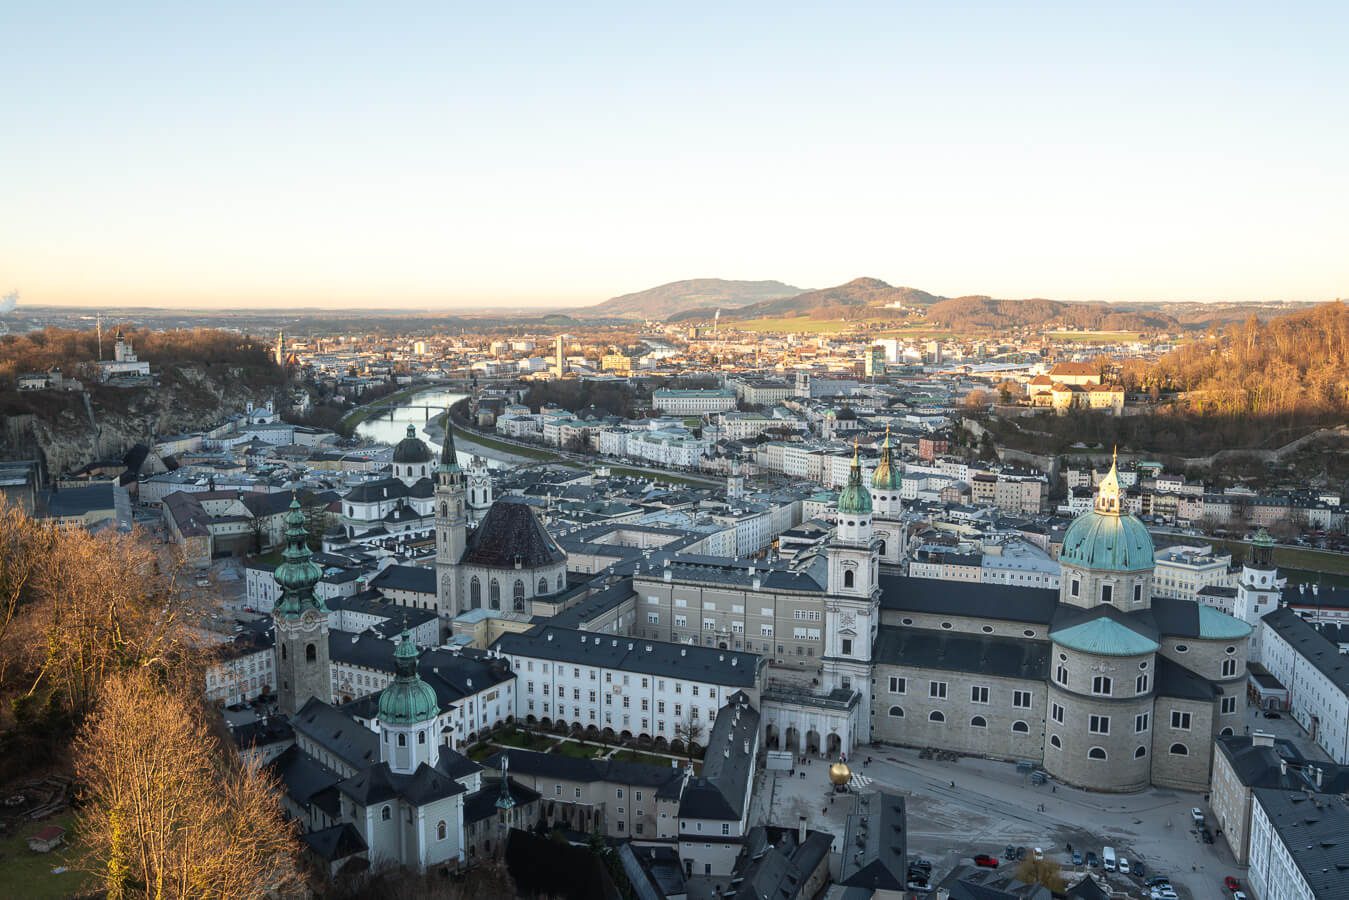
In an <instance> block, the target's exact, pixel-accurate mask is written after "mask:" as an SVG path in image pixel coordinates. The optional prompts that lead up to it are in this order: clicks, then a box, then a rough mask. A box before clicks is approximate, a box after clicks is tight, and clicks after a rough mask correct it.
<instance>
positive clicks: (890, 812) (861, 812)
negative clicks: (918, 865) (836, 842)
mask: <svg viewBox="0 0 1349 900" xmlns="http://www.w3.org/2000/svg"><path fill="white" fill-rule="evenodd" d="M907 852H908V822H907V820H906V819H905V813H904V798H903V797H901V796H898V795H896V794H885V793H881V792H874V793H869V794H859V795H858V797H857V807H856V808H855V809H854V810H853V812H852V813H851V814H850V815H849V816H848V823H847V826H846V829H845V830H844V833H843V850H842V854H841V859H840V862H839V877H838V882H839V884H842V885H846V886H848V887H863V888H871V889H872V890H889V891H903V890H904V887H905V885H906V884H907V882H908V871H909V864H908V859H907V856H906V854H907Z"/></svg>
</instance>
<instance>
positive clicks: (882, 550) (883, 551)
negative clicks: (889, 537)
mask: <svg viewBox="0 0 1349 900" xmlns="http://www.w3.org/2000/svg"><path fill="white" fill-rule="evenodd" d="M880 550H881V556H884V555H885V541H881V547H880Z"/></svg>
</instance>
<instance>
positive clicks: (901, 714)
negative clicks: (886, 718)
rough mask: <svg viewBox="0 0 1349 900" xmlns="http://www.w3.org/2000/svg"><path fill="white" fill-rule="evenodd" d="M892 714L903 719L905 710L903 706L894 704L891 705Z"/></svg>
mask: <svg viewBox="0 0 1349 900" xmlns="http://www.w3.org/2000/svg"><path fill="white" fill-rule="evenodd" d="M890 715H892V716H894V717H895V718H896V719H902V718H904V710H903V709H902V708H901V707H898V706H892V707H890Z"/></svg>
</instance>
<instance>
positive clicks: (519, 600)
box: [514, 578, 525, 612]
mask: <svg viewBox="0 0 1349 900" xmlns="http://www.w3.org/2000/svg"><path fill="white" fill-rule="evenodd" d="M514 600H515V611H516V612H523V611H524V608H525V583H524V581H523V580H521V579H519V578H517V579H515V596H514Z"/></svg>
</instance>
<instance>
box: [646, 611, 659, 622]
mask: <svg viewBox="0 0 1349 900" xmlns="http://www.w3.org/2000/svg"><path fill="white" fill-rule="evenodd" d="M646 624H648V625H659V624H660V613H647V614H646Z"/></svg>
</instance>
